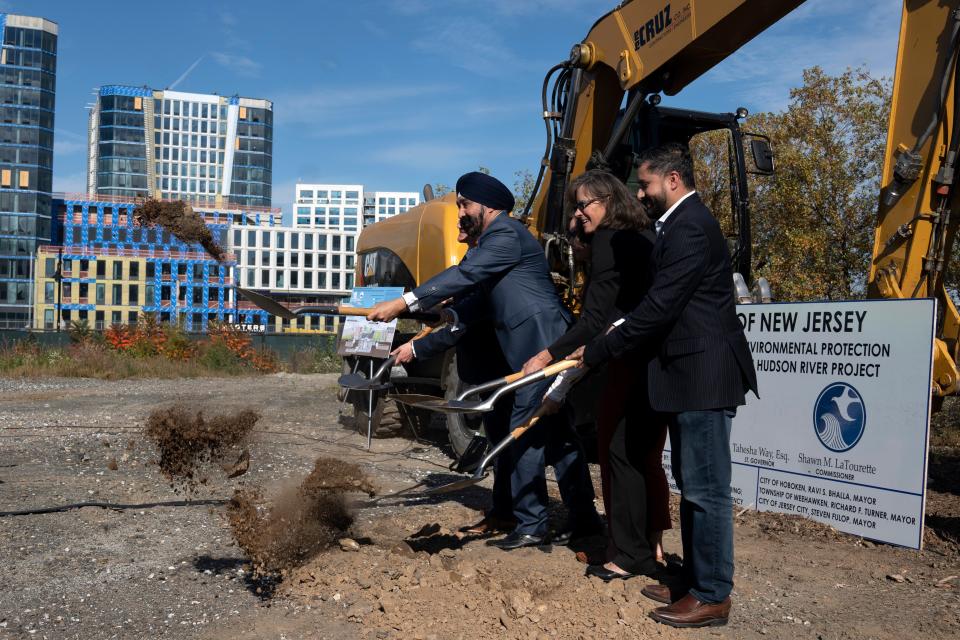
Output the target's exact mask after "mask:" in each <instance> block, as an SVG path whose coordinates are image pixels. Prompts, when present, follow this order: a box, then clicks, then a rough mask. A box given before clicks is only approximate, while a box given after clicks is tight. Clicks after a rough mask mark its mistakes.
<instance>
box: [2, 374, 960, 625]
mask: <svg viewBox="0 0 960 640" xmlns="http://www.w3.org/2000/svg"><path fill="white" fill-rule="evenodd" d="M335 379H336V376H334V375H291V374H277V375H271V376H264V377H256V378H240V379H235V378H231V379H201V380H127V381H116V382H104V381H94V380H84V379H69V380H68V379H48V380H36V381H21V380H9V379H0V451H2V455H0V512H5V513H4V514H0V557H2V558H3V559H4V561H3V562H0V584H2V585H3V596H2V597H0V638H5V637H11V638H21V637H22V638H57V639H60V638H83V639H90V638H94V639H96V638H151V639H152V638H161V637H162V638H211V639H218V640H219V639H223V640H226V639H227V638H230V639H234V638H245V639H253V638H287V639H290V640H293V639H295V638H338V639H340V638H344V639H350V638H364V639H366V638H371V639H372V638H405V639H406V638H422V639H427V638H437V639H446V638H490V637H495V638H554V637H556V638H628V637H629V638H644V637H663V638H680V637H684V638H691V637H692V638H702V637H726V638H761V637H774V638H787V639H794V638H811V639H813V638H830V639H833V638H849V639H861V638H903V637H914V636H917V637H923V638H929V639H934V640H936V639H947V638H951V639H952V638H956V637H958V636H960V577H958V576H960V544H958V541H960V537H958V533H960V473H958V461H960V451H958V449H957V448H956V447H954V446H952V445H947V444H943V442H944V441H943V440H937V441H936V442H935V444H936V446H935V447H933V449H932V452H931V460H930V482H929V495H928V501H927V530H926V532H925V548H924V550H923V551H920V552H917V551H913V550H909V549H901V548H897V547H891V546H888V545H883V544H876V543H874V542H871V541H868V540H863V539H860V538H856V537H853V536H848V535H845V534H841V533H838V532H836V531H834V530H833V529H830V528H829V527H824V526H822V525H819V524H816V523H813V522H810V521H806V520H802V519H798V518H795V517H784V516H779V515H775V514H758V513H756V512H753V511H744V512H740V511H737V512H736V518H735V522H736V529H735V535H736V549H737V569H736V586H735V592H734V602H735V604H734V610H733V615H732V618H731V621H730V624H729V625H728V626H726V627H722V628H715V629H710V630H693V631H679V630H674V629H670V628H666V627H663V626H660V625H657V624H655V623H654V622H653V621H652V620H650V619H649V618H648V617H647V614H648V613H649V612H650V611H651V609H652V608H653V607H654V606H656V605H655V603H652V602H650V601H648V600H646V599H645V598H644V597H643V596H642V595H641V594H640V589H641V588H642V586H643V585H644V584H645V582H646V579H642V578H636V579H633V580H629V581H626V582H618V583H613V584H610V585H607V584H604V583H602V582H599V581H597V580H596V579H590V578H587V577H585V576H584V575H583V571H584V566H583V565H581V564H579V563H577V562H576V560H575V558H574V553H573V552H574V549H568V548H564V547H556V546H555V547H549V548H542V549H521V550H518V551H514V552H509V553H507V552H502V551H500V550H498V549H495V548H491V547H488V546H486V545H485V544H484V540H482V539H476V538H461V537H459V536H458V535H456V534H455V531H456V530H457V528H458V527H459V526H460V525H462V524H465V523H469V522H473V521H474V520H475V519H476V518H477V517H478V514H479V511H480V510H481V509H482V508H483V507H484V506H486V505H487V503H488V501H489V499H490V496H489V490H490V486H489V480H488V481H485V482H484V483H483V484H481V485H478V486H475V487H471V488H470V489H468V490H465V491H463V492H461V493H455V494H451V495H446V496H440V497H435V498H430V499H424V498H421V499H415V500H400V499H390V498H388V499H383V500H381V501H379V502H374V501H370V500H366V499H364V498H365V496H366V494H367V493H368V492H369V491H370V490H373V489H375V490H376V491H377V493H378V494H379V495H383V494H384V493H388V492H391V491H396V490H398V489H401V488H403V487H407V486H409V485H412V484H414V483H416V482H420V481H423V482H425V483H427V484H428V485H437V484H443V483H446V482H449V481H451V480H452V479H454V477H455V476H454V475H453V474H451V473H450V472H449V471H448V470H447V469H446V466H447V464H448V463H449V462H450V459H449V457H448V456H447V455H446V454H445V453H444V450H443V448H442V446H440V445H439V444H438V442H439V438H438V440H437V442H415V441H412V440H410V439H408V438H401V437H390V438H379V439H375V440H374V442H373V447H372V449H371V450H370V451H367V450H366V448H365V438H364V437H363V436H361V435H360V434H358V433H357V432H356V429H355V426H354V425H353V423H352V419H350V418H346V417H339V416H338V408H339V404H338V402H337V400H336V395H335V394H336V389H335ZM175 402H176V403H182V404H183V405H184V406H188V407H191V408H194V409H195V408H197V407H200V408H202V410H203V411H204V412H205V415H210V416H212V415H216V414H229V413H233V412H235V411H236V410H237V408H238V407H243V406H250V407H253V408H255V410H256V411H257V412H259V413H260V414H261V415H262V418H261V419H260V420H259V421H258V422H257V423H256V426H255V427H254V428H253V429H252V431H251V436H250V442H249V445H248V446H249V451H250V462H249V471H248V472H247V473H246V474H244V475H241V476H238V477H235V478H227V477H226V475H225V474H219V475H217V477H216V479H213V477H212V476H211V480H210V481H209V482H208V483H207V484H205V485H203V484H201V485H199V486H198V487H197V488H196V490H195V491H194V492H193V493H192V494H190V495H189V498H190V500H189V501H186V500H184V496H183V495H181V494H177V493H176V492H175V491H174V490H173V488H172V487H171V486H170V483H169V481H168V479H167V478H166V477H165V476H164V475H163V473H162V472H161V470H160V467H159V466H158V461H159V456H158V453H157V450H156V449H155V448H154V446H153V445H152V444H150V443H148V442H147V440H146V438H145V436H144V432H143V430H144V428H145V425H146V423H147V420H148V417H149V415H150V413H151V412H152V411H154V410H156V409H158V408H163V407H168V406H169V405H170V404H171V403H175ZM348 411H349V409H348ZM320 458H322V459H327V460H329V459H333V460H334V461H336V462H339V463H344V464H346V465H355V466H356V468H357V469H358V470H359V473H355V474H354V475H349V474H348V480H347V482H346V483H343V482H340V481H339V480H336V481H333V480H331V478H333V479H336V478H340V477H342V475H343V474H339V475H338V474H337V473H329V472H324V471H320V472H319V473H316V474H314V476H313V478H314V479H313V480H308V481H307V482H306V486H311V487H315V486H319V488H318V489H317V490H318V492H319V493H327V494H329V493H333V494H336V495H342V496H343V497H344V499H345V500H346V501H347V503H346V504H347V506H349V505H350V504H351V503H353V502H354V501H356V507H355V509H354V510H353V511H352V512H351V511H350V510H347V514H348V515H350V516H352V518H353V522H352V524H349V525H346V526H345V528H343V529H340V528H338V529H337V531H338V532H337V533H336V534H334V533H333V532H332V531H331V532H330V534H329V535H328V537H327V538H326V542H325V543H324V544H323V545H320V547H318V550H310V551H309V552H307V553H304V554H303V555H302V556H300V557H297V558H295V561H293V562H289V563H285V564H284V565H283V566H284V567H285V569H286V570H285V571H280V572H279V574H277V573H275V574H274V575H273V577H268V576H265V575H264V574H263V572H257V571H256V567H255V566H254V563H253V562H252V561H251V560H250V557H249V556H250V555H253V554H250V553H248V552H247V551H244V549H243V548H242V547H241V546H239V545H238V544H237V542H236V541H235V539H234V535H233V532H232V530H231V526H230V517H229V514H230V506H229V505H230V501H231V497H232V496H233V495H234V492H235V491H236V490H238V489H239V490H241V491H244V492H253V493H246V494H242V495H249V496H256V495H259V496H261V497H260V498H257V499H256V500H254V502H256V501H257V500H259V501H261V502H260V503H259V508H258V505H257V504H253V507H254V509H256V510H257V511H256V513H257V515H258V517H259V516H264V517H266V516H267V515H268V514H269V513H270V509H271V506H273V507H275V508H276V505H278V504H281V503H282V502H283V500H282V496H283V495H284V492H285V491H290V490H291V488H292V490H294V491H295V492H299V491H300V488H301V487H302V486H304V485H305V479H307V478H308V477H310V476H311V474H312V473H313V472H314V471H315V470H316V468H317V461H318V459H320ZM345 468H346V467H345ZM328 471H329V470H328ZM595 482H598V481H597V479H596V478H595ZM554 489H555V485H551V492H552V493H553V494H554V495H555V493H556V492H555V491H554ZM257 492H259V493H257ZM89 502H97V503H104V504H108V505H111V508H100V507H89V506H88V507H83V508H66V509H65V510H62V511H57V512H52V513H32V514H29V515H16V516H14V515H6V512H11V511H41V510H42V509H43V508H44V507H56V506H68V505H71V504H72V505H76V504H77V503H89ZM674 513H676V510H674ZM564 517H565V516H564V514H563V513H562V512H561V511H560V509H556V510H555V513H553V519H554V520H555V521H556V522H562V521H563V519H564ZM344 522H345V521H344ZM267 526H268V527H269V525H267ZM674 526H675V527H676V526H677V525H676V523H675V525H674ZM255 531H260V529H255ZM340 531H343V533H339V532H340ZM334 535H337V536H341V535H342V536H344V537H349V538H350V541H345V544H343V545H341V544H339V539H338V540H337V543H336V544H334V543H332V542H331V541H332V540H333V536H334ZM278 536H279V534H278ZM351 541H352V542H353V543H354V544H349V542H351ZM600 545H602V540H598V539H593V540H591V541H588V544H587V547H586V550H589V549H591V548H592V549H596V548H598V547H599V546H600ZM665 546H666V549H667V552H668V553H676V552H678V550H679V548H680V541H679V535H678V531H677V529H676V528H675V529H673V530H671V531H669V532H668V533H667V535H666V537H665ZM343 549H346V550H343ZM314 553H315V555H314ZM278 578H279V579H278Z"/></svg>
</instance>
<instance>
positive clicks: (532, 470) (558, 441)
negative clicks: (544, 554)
mask: <svg viewBox="0 0 960 640" xmlns="http://www.w3.org/2000/svg"><path fill="white" fill-rule="evenodd" d="M550 382H552V379H548V380H545V381H543V382H541V383H536V384H531V385H529V386H527V387H523V388H521V389H518V390H517V392H516V397H515V399H514V404H513V413H512V415H511V418H510V427H511V428H515V427H518V426H520V425H521V424H523V423H524V422H525V421H526V420H527V419H528V418H529V417H530V416H531V415H533V413H534V411H536V409H537V407H539V406H540V400H541V399H542V398H543V394H544V393H546V391H547V389H548V388H549V386H550ZM510 454H511V460H512V462H513V473H512V476H511V487H512V490H513V514H514V516H516V518H517V528H516V530H515V531H516V532H517V533H522V534H528V535H536V536H542V535H545V534H546V533H547V504H548V500H547V477H546V469H545V467H546V465H547V464H548V463H549V464H552V465H553V470H554V473H555V474H556V477H557V488H558V489H560V497H561V498H562V499H563V503H564V505H566V507H567V510H568V511H569V518H570V520H569V521H570V523H571V524H572V525H573V526H574V527H577V526H580V527H583V528H585V529H586V528H590V527H592V526H597V523H599V522H600V516H599V515H597V510H596V508H595V507H594V505H593V498H594V493H593V483H592V482H591V480H590V469H589V467H588V466H587V459H586V456H585V455H584V452H583V447H582V446H581V445H580V441H579V439H578V438H577V435H576V433H575V432H574V430H573V428H572V427H571V426H570V419H569V416H568V415H567V414H566V413H565V412H563V411H561V412H560V413H557V414H555V415H552V416H546V417H544V418H543V419H542V420H540V421H539V422H538V423H537V424H536V426H534V427H532V428H531V429H530V430H529V431H527V432H526V433H525V434H523V435H522V436H521V437H520V439H519V440H517V441H516V442H514V443H513V446H511V447H510Z"/></svg>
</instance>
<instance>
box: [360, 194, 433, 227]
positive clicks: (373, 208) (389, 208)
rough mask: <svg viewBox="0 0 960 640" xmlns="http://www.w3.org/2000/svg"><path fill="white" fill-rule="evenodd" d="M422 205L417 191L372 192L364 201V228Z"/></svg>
mask: <svg viewBox="0 0 960 640" xmlns="http://www.w3.org/2000/svg"><path fill="white" fill-rule="evenodd" d="M418 204H420V194H419V193H417V192H415V191H370V192H368V193H367V194H366V196H365V197H364V199H363V226H367V225H368V224H373V223H375V222H380V221H381V220H383V219H385V218H389V217H390V216H394V215H396V214H398V213H403V212H404V211H406V210H407V209H412V208H413V207H415V206H417V205H418Z"/></svg>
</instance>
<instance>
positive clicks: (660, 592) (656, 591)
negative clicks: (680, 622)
mask: <svg viewBox="0 0 960 640" xmlns="http://www.w3.org/2000/svg"><path fill="white" fill-rule="evenodd" d="M640 593H642V594H643V595H645V596H647V597H648V598H650V599H651V600H653V601H655V602H662V603H663V604H673V603H674V602H676V601H677V600H679V599H680V598H682V597H683V596H685V595H686V594H687V592H686V590H680V589H671V588H670V587H669V586H667V585H665V584H648V585H647V586H645V587H644V588H643V589H640Z"/></svg>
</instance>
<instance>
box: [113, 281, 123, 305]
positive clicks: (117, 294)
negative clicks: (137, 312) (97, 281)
mask: <svg viewBox="0 0 960 640" xmlns="http://www.w3.org/2000/svg"><path fill="white" fill-rule="evenodd" d="M111 294H112V295H111V301H112V304H123V285H119V284H115V285H113V290H112V291H111Z"/></svg>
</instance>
